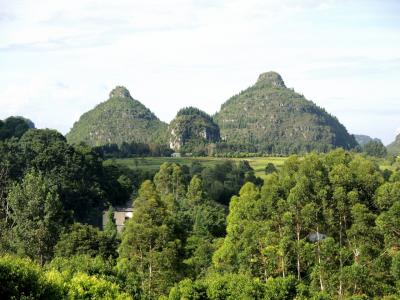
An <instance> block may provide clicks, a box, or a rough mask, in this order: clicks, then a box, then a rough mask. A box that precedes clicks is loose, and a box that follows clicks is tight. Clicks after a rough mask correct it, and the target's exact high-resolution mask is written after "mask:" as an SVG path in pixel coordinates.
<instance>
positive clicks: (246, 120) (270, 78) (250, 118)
mask: <svg viewBox="0 0 400 300" xmlns="http://www.w3.org/2000/svg"><path fill="white" fill-rule="evenodd" d="M214 120H215V121H216V122H217V124H218V125H219V127H220V130H221V137H222V139H223V140H224V141H225V142H226V143H227V144H231V145H237V146H238V147H239V148H240V149H241V150H242V151H243V150H247V151H258V152H268V153H281V154H288V153H298V152H306V151H311V150H317V151H327V150H329V149H332V148H335V147H343V148H345V149H350V148H353V147H355V146H356V145H357V142H356V140H355V139H354V137H353V136H352V135H350V134H349V133H348V132H347V130H346V128H345V127H344V126H343V125H342V124H341V123H340V122H339V121H338V120H337V119H336V118H335V117H334V116H332V115H330V114H328V113H327V112H326V111H325V110H324V109H322V108H320V107H318V106H317V105H316V104H315V103H313V102H312V101H309V100H307V99H305V98H304V96H303V95H300V94H298V93H296V92H294V91H293V89H288V88H287V87H286V86H285V83H284V81H283V79H282V77H281V76H280V75H279V74H278V73H276V72H267V73H264V74H261V75H260V76H259V78H258V80H257V82H256V83H255V85H253V86H251V87H249V88H248V89H246V90H244V91H242V92H240V93H239V94H238V95H235V96H233V97H232V98H230V99H229V100H228V101H226V102H225V103H224V104H222V106H221V110H220V111H219V112H218V113H217V114H216V115H215V116H214Z"/></svg>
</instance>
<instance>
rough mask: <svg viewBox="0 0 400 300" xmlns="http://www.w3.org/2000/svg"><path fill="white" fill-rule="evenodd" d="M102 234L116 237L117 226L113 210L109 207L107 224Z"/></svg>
mask: <svg viewBox="0 0 400 300" xmlns="http://www.w3.org/2000/svg"><path fill="white" fill-rule="evenodd" d="M104 232H105V233H106V234H108V235H109V236H111V237H114V238H115V237H116V236H117V233H118V232H117V224H116V223H115V218H114V208H113V207H112V206H111V205H110V207H109V208H108V211H107V223H106V225H105V227H104Z"/></svg>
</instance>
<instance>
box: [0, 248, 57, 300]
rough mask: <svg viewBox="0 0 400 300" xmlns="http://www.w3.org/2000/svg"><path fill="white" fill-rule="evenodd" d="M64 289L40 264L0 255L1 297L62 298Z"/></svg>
mask: <svg viewBox="0 0 400 300" xmlns="http://www.w3.org/2000/svg"><path fill="white" fill-rule="evenodd" d="M63 294H64V291H63V289H62V287H61V285H59V284H58V283H57V281H56V280H52V277H46V276H45V274H44V272H43V271H42V270H41V269H40V267H39V265H37V264H36V263H34V262H32V261H31V260H29V259H22V258H18V257H14V256H10V255H6V256H3V257H0V299H57V300H58V299H62V298H63Z"/></svg>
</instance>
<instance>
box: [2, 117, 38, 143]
mask: <svg viewBox="0 0 400 300" xmlns="http://www.w3.org/2000/svg"><path fill="white" fill-rule="evenodd" d="M29 128H35V125H34V124H33V123H32V121H30V120H28V119H25V118H23V117H9V118H7V119H5V120H4V121H1V120H0V141H1V140H5V139H9V138H12V137H16V138H20V137H21V136H22V135H23V134H24V133H25V132H26V131H27V130H28V129H29Z"/></svg>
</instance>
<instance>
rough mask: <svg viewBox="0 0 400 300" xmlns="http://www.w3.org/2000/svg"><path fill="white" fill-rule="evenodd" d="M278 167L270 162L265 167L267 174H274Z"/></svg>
mask: <svg viewBox="0 0 400 300" xmlns="http://www.w3.org/2000/svg"><path fill="white" fill-rule="evenodd" d="M276 171H277V169H276V167H275V165H274V164H273V163H271V162H270V163H268V164H267V166H266V167H265V174H272V173H274V172H276Z"/></svg>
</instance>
